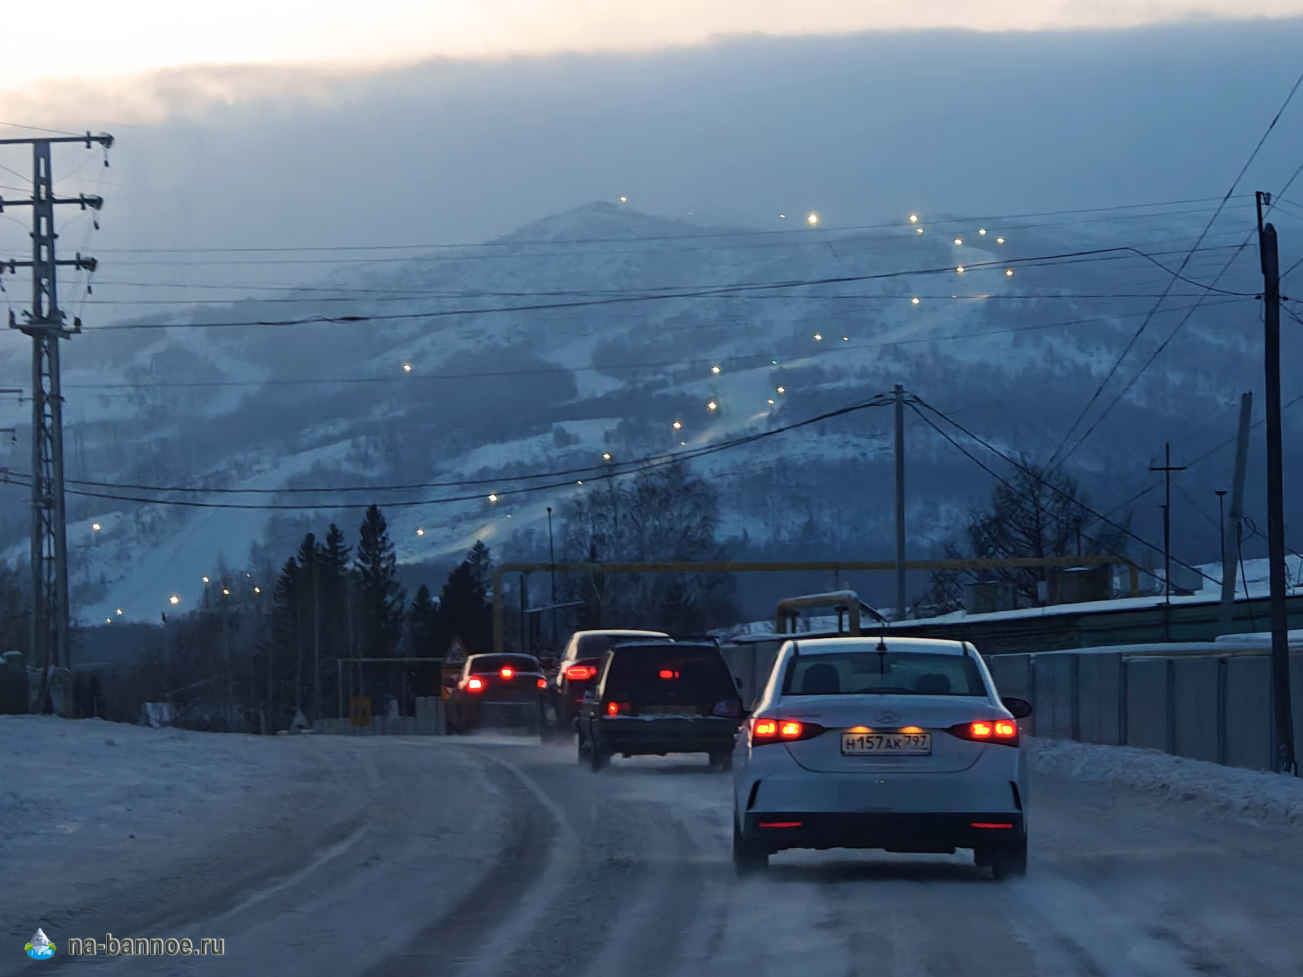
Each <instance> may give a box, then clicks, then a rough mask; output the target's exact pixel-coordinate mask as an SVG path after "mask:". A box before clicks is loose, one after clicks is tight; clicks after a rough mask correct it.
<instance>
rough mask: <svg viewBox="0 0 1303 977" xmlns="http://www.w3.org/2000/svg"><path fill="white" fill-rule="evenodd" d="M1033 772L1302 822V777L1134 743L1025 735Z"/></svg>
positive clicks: (1208, 810)
mask: <svg viewBox="0 0 1303 977" xmlns="http://www.w3.org/2000/svg"><path fill="white" fill-rule="evenodd" d="M1024 743H1025V749H1026V751H1027V758H1028V760H1029V761H1030V763H1031V768H1032V771H1033V773H1042V774H1047V775H1051V776H1057V777H1065V778H1069V779H1072V780H1078V781H1086V782H1094V783H1112V784H1115V785H1118V786H1123V787H1128V788H1131V789H1132V790H1137V791H1140V792H1142V793H1146V794H1151V795H1153V796H1155V797H1157V798H1161V799H1162V800H1164V801H1165V802H1169V803H1184V804H1189V805H1191V807H1192V808H1195V809H1196V810H1198V811H1199V812H1200V813H1205V814H1212V815H1219V816H1225V815H1231V816H1233V817H1238V818H1243V819H1247V820H1250V821H1260V822H1268V823H1273V824H1290V825H1303V779H1300V778H1298V777H1289V776H1282V775H1280V774H1274V773H1265V772H1263V771H1259V770H1245V769H1242V768H1240V767H1224V766H1222V765H1221V764H1217V763H1208V762H1207V761H1204V760H1191V759H1189V758H1187V757H1179V756H1172V755H1170V754H1167V753H1161V752H1159V751H1157V750H1144V749H1140V748H1138V747H1134V746H1098V745H1095V744H1092V743H1075V742H1072V741H1070V740H1047V739H1040V738H1038V737H1031V736H1029V737H1027V738H1026V739H1025V740H1024Z"/></svg>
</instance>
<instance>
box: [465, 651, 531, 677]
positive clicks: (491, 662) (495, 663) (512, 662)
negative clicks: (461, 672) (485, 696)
mask: <svg viewBox="0 0 1303 977" xmlns="http://www.w3.org/2000/svg"><path fill="white" fill-rule="evenodd" d="M470 666H471V674H472V675H488V674H491V673H493V672H497V671H500V670H501V669H503V668H514V669H515V670H516V671H518V672H537V671H538V670H539V665H538V659H537V658H534V657H531V656H530V655H476V656H475V657H474V658H473V659H471V663H470Z"/></svg>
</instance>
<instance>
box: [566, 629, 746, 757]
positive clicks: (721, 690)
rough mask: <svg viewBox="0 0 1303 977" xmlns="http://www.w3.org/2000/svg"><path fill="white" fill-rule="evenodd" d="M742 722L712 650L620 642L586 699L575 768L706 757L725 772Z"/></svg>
mask: <svg viewBox="0 0 1303 977" xmlns="http://www.w3.org/2000/svg"><path fill="white" fill-rule="evenodd" d="M743 718H744V711H743V708H742V699H741V697H740V696H739V695H738V691H737V682H736V680H735V679H734V678H733V675H732V673H731V672H730V671H729V669H728V665H727V664H725V662H724V657H723V656H722V655H721V654H720V652H719V648H718V647H717V646H716V645H714V644H707V643H705V642H693V643H678V642H676V643H674V644H669V643H665V642H622V643H620V644H617V645H614V646H613V647H612V648H611V650H610V651H608V652H607V653H606V657H605V659H604V661H603V663H602V669H601V672H600V673H599V675H598V678H597V683H596V685H595V687H593V688H590V689H588V690H587V691H586V692H585V693H584V698H583V702H582V704H581V705H580V709H579V716H578V718H577V726H578V728H579V762H580V763H588V764H591V765H592V768H593V769H594V770H601V769H602V768H603V767H604V766H606V764H607V762H608V761H609V760H610V758H611V757H612V756H614V755H615V754H617V753H619V754H622V755H623V756H627V757H628V756H638V755H644V756H645V755H651V754H654V755H656V756H665V755H666V754H668V753H705V754H707V755H708V756H709V757H710V764H711V766H712V767H714V768H716V769H719V770H727V769H729V767H731V766H732V763H733V744H734V741H735V738H736V736H737V731H738V728H739V726H740V725H741V723H742V720H743Z"/></svg>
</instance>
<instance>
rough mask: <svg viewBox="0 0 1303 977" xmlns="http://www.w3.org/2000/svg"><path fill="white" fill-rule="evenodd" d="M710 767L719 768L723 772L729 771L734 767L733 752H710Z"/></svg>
mask: <svg viewBox="0 0 1303 977" xmlns="http://www.w3.org/2000/svg"><path fill="white" fill-rule="evenodd" d="M710 769H711V770H718V771H720V772H721V773H727V772H728V771H729V770H732V769H733V754H732V753H712V754H710Z"/></svg>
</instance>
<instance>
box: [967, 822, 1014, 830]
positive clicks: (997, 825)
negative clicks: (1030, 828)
mask: <svg viewBox="0 0 1303 977" xmlns="http://www.w3.org/2000/svg"><path fill="white" fill-rule="evenodd" d="M970 826H971V827H974V828H990V829H994V830H1009V829H1011V828H1013V824H1012V823H1011V822H1009V821H974V822H972V824H971V825H970Z"/></svg>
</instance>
